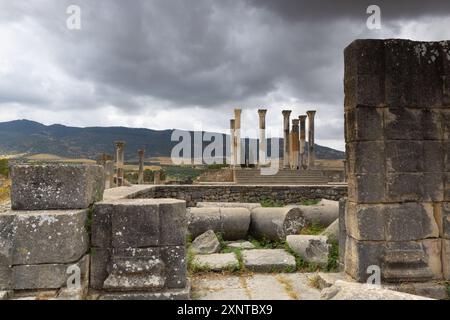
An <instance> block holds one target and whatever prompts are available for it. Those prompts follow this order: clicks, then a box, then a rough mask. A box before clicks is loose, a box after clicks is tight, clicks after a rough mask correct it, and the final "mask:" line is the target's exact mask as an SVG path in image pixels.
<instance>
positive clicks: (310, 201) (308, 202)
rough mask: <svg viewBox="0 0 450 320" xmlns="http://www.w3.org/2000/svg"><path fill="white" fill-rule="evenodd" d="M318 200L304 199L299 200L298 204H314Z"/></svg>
mask: <svg viewBox="0 0 450 320" xmlns="http://www.w3.org/2000/svg"><path fill="white" fill-rule="evenodd" d="M319 202H320V200H319V199H304V200H302V201H300V203H299V204H300V205H302V206H314V205H316V204H318V203H319Z"/></svg>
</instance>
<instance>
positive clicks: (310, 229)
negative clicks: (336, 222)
mask: <svg viewBox="0 0 450 320" xmlns="http://www.w3.org/2000/svg"><path fill="white" fill-rule="evenodd" d="M325 229H326V227H324V226H322V225H321V224H319V223H317V222H313V223H311V224H309V225H307V226H306V227H304V228H303V229H302V230H301V231H300V234H301V235H310V236H316V235H319V234H321V233H322V232H323V231H324V230H325Z"/></svg>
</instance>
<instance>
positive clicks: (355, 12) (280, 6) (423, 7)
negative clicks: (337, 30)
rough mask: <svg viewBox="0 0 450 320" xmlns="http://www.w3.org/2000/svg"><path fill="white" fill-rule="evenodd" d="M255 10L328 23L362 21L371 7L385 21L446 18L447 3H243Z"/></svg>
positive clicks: (382, 0)
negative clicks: (257, 8)
mask: <svg viewBox="0 0 450 320" xmlns="http://www.w3.org/2000/svg"><path fill="white" fill-rule="evenodd" d="M245 1H248V3H250V4H251V5H253V6H255V7H262V8H266V9H267V10H269V11H271V12H275V13H277V14H279V15H280V16H282V17H283V18H286V19H289V20H295V21H300V20H301V21H305V20H313V21H318V20H329V19H363V18H364V17H363V16H362V15H361V13H362V12H365V11H366V9H367V8H368V7H369V6H370V5H378V6H379V7H380V8H381V9H382V12H383V17H384V18H385V19H402V18H406V19H407V18H418V17H420V16H428V15H430V16H446V15H448V14H449V13H450V1H448V0H428V1H422V0H338V1H336V0H315V1H309V0H276V1H273V0H245Z"/></svg>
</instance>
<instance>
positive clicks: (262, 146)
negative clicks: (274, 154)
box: [258, 109, 267, 166]
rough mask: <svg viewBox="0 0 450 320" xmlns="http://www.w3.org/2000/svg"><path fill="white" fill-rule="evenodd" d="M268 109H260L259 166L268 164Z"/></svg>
mask: <svg viewBox="0 0 450 320" xmlns="http://www.w3.org/2000/svg"><path fill="white" fill-rule="evenodd" d="M266 114H267V110H266V109H259V110H258V115H259V157H258V166H263V165H265V164H266Z"/></svg>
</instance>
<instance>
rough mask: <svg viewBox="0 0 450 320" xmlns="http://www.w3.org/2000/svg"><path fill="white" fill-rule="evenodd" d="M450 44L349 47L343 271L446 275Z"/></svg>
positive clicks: (417, 277)
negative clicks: (372, 269)
mask: <svg viewBox="0 0 450 320" xmlns="http://www.w3.org/2000/svg"><path fill="white" fill-rule="evenodd" d="M449 48H450V43H449V42H413V41H407V40H357V41H355V42H353V43H352V44H350V45H349V46H348V47H347V48H346V49H345V122H346V125H345V138H346V150H347V161H348V202H347V205H346V212H345V223H346V230H347V233H348V236H347V241H346V250H345V270H346V272H347V273H349V274H350V275H351V276H353V277H354V278H356V279H357V280H359V281H366V279H367V277H368V276H369V274H367V268H368V267H369V266H371V265H377V266H379V267H380V268H381V275H382V278H383V279H384V280H385V281H425V280H431V279H442V278H445V279H447V280H449V279H450V268H449V265H450V250H449V248H450V210H449V209H450V142H449V136H450V50H449Z"/></svg>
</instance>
